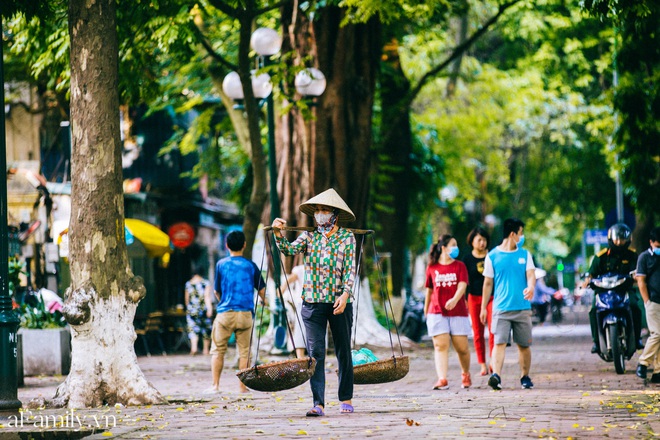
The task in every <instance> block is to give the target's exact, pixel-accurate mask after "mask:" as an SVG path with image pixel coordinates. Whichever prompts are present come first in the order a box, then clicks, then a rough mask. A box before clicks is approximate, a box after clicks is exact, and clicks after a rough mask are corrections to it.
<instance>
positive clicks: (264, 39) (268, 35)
mask: <svg viewBox="0 0 660 440" xmlns="http://www.w3.org/2000/svg"><path fill="white" fill-rule="evenodd" d="M250 46H252V49H254V51H255V52H256V53H258V54H259V55H261V56H272V55H275V54H276V53H278V52H279V51H280V48H281V47H282V38H281V37H280V35H279V34H278V33H277V31H275V30H274V29H269V28H259V29H257V30H256V31H254V32H253V33H252V37H251V38H250Z"/></svg>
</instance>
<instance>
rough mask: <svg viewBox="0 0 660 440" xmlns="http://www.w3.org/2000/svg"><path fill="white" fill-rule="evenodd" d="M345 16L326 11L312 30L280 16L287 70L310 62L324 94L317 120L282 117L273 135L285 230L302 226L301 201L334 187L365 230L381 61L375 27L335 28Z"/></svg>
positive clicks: (290, 11) (293, 13)
mask: <svg viewBox="0 0 660 440" xmlns="http://www.w3.org/2000/svg"><path fill="white" fill-rule="evenodd" d="M343 18H344V11H343V10H342V9H340V8H337V7H333V6H330V7H326V8H324V9H323V12H322V14H320V15H319V16H318V17H317V18H316V19H315V20H314V21H313V22H312V23H310V22H309V21H308V19H307V17H305V16H303V15H302V14H300V11H299V10H297V9H295V8H292V7H291V6H287V7H286V8H285V9H284V11H283V13H282V24H283V28H284V43H283V51H286V50H288V49H293V50H295V52H296V54H297V57H296V58H295V59H294V60H293V63H295V64H300V60H301V59H303V58H304V57H305V56H308V55H311V56H312V58H313V59H314V61H315V66H316V67H318V68H319V69H320V70H321V71H322V72H323V73H324V75H325V77H326V80H327V88H326V90H325V93H323V95H321V96H320V97H319V98H318V100H317V105H316V107H314V109H313V112H314V115H315V119H313V120H311V121H305V120H304V119H303V117H302V115H301V113H300V112H299V111H297V110H294V111H292V112H291V113H289V114H287V115H284V116H283V119H282V120H281V121H282V123H281V124H280V127H279V132H278V134H279V135H278V143H279V145H278V148H279V150H278V162H279V171H280V174H279V175H280V176H281V177H280V181H279V182H278V188H279V191H280V193H281V195H282V197H281V200H282V215H283V216H284V218H286V219H287V220H288V221H289V222H290V224H299V225H308V224H311V220H310V219H309V218H307V216H305V215H303V214H301V213H299V211H298V205H299V204H300V203H301V202H304V201H305V200H306V199H307V198H309V197H311V196H313V195H316V194H318V193H320V192H322V191H324V190H326V189H328V188H330V187H333V188H335V189H336V190H337V192H338V193H339V194H340V195H341V196H342V198H344V200H345V201H346V203H347V204H348V206H349V207H350V208H351V209H352V210H353V212H354V213H355V215H356V217H357V221H356V222H355V223H353V224H351V225H346V226H351V227H356V228H360V227H365V226H366V224H367V218H366V215H367V202H368V195H369V174H370V168H371V165H372V164H371V157H370V153H371V147H372V143H373V134H372V115H373V103H374V92H375V84H376V73H377V69H378V60H379V57H380V25H379V23H378V21H377V20H371V21H369V22H368V23H367V24H359V25H355V24H349V25H346V26H340V23H341V21H342V19H343Z"/></svg>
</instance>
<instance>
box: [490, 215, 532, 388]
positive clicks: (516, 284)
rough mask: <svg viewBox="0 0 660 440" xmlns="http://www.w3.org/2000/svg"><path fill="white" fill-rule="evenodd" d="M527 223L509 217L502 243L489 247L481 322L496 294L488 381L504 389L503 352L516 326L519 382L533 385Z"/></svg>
mask: <svg viewBox="0 0 660 440" xmlns="http://www.w3.org/2000/svg"><path fill="white" fill-rule="evenodd" d="M524 227H525V224H524V223H523V222H522V221H520V220H518V219H516V218H508V219H506V220H505V221H504V224H503V232H504V234H503V236H504V240H503V241H502V244H501V245H499V246H497V247H496V248H495V249H493V250H492V251H490V252H489V253H488V255H487V256H486V260H485V262H484V273H483V275H484V287H483V298H482V302H481V314H480V318H481V322H483V323H484V325H485V324H486V320H487V317H488V310H487V305H488V301H489V300H490V295H491V294H492V293H493V288H494V289H495V294H494V297H493V317H492V320H491V331H492V332H493V334H494V335H495V346H494V347H493V355H492V362H491V367H492V369H493V374H492V375H491V376H490V378H489V379H488V385H490V387H491V388H493V389H495V390H501V389H502V380H501V378H500V373H501V371H502V366H503V365H504V354H505V351H506V344H507V341H508V339H509V334H510V332H511V330H513V340H514V342H515V343H516V344H517V345H518V351H519V353H520V356H519V363H520V372H521V378H520V384H521V386H522V388H524V389H529V388H532V387H534V384H533V383H532V380H531V379H530V378H529V369H530V366H531V363H532V351H531V349H530V346H531V345H532V306H531V303H530V300H531V299H532V297H533V296H534V285H535V284H536V277H535V276H534V261H533V260H532V255H531V254H530V253H529V252H528V251H526V250H525V249H523V248H522V245H523V243H524V241H525V236H524V234H523V230H524Z"/></svg>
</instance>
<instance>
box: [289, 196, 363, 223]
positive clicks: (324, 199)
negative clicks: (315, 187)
mask: <svg viewBox="0 0 660 440" xmlns="http://www.w3.org/2000/svg"><path fill="white" fill-rule="evenodd" d="M316 205H325V206H330V207H331V208H337V209H338V210H339V213H338V214H337V220H339V221H341V222H352V221H355V214H353V211H351V208H349V207H348V205H347V204H346V202H344V200H343V199H342V198H341V197H339V194H337V191H335V190H334V189H332V188H330V189H328V190H325V191H323V192H322V193H321V194H318V195H316V196H314V197H312V198H311V199H309V200H307V201H306V202H304V203H301V204H300V207H299V209H300V212H302V213H305V214H307V215H309V216H310V217H313V216H314V211H315V210H316Z"/></svg>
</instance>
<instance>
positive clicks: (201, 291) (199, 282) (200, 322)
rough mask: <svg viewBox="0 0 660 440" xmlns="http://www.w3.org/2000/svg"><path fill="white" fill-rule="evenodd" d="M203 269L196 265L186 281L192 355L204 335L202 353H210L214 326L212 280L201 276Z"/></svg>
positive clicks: (195, 352)
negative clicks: (190, 276)
mask: <svg viewBox="0 0 660 440" xmlns="http://www.w3.org/2000/svg"><path fill="white" fill-rule="evenodd" d="M201 273H202V270H201V269H200V268H199V267H197V265H195V267H193V276H192V278H190V280H188V281H187V282H186V285H185V293H184V302H185V304H186V324H187V327H188V338H189V339H190V355H191V356H194V355H196V354H197V350H198V348H199V337H200V336H201V337H202V353H203V354H204V355H207V354H209V346H210V345H211V329H212V328H213V321H212V318H213V304H212V301H213V300H212V297H211V291H212V290H213V289H212V287H211V282H210V281H209V280H207V279H205V278H204V277H202V276H201Z"/></svg>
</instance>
